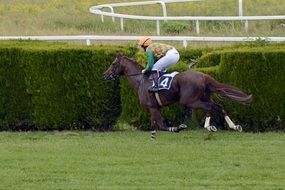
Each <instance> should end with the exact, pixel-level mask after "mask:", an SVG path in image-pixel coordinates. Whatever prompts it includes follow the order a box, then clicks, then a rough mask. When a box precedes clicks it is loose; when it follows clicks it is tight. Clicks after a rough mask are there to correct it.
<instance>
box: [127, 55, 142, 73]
mask: <svg viewBox="0 0 285 190" xmlns="http://www.w3.org/2000/svg"><path fill="white" fill-rule="evenodd" d="M123 58H124V59H126V60H127V61H128V62H130V63H133V65H135V66H136V67H138V68H139V69H140V70H142V69H143V68H144V67H143V66H142V65H141V64H139V63H138V62H137V61H136V60H134V59H132V58H129V57H127V56H123Z"/></svg>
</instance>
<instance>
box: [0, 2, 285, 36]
mask: <svg viewBox="0 0 285 190" xmlns="http://www.w3.org/2000/svg"><path fill="white" fill-rule="evenodd" d="M132 1H138V0H132ZM119 2H129V1H126V0H101V1H94V0H84V1H76V0H69V1H62V0H51V1H44V0H25V1H22V0H1V3H0V35H82V34H95V35H156V24H155V22H152V21H135V20H125V21H124V23H125V31H124V32H121V31H120V22H119V19H117V20H116V22H115V23H113V22H112V21H111V18H110V17H105V23H104V24H102V23H101V21H100V16H98V15H94V14H91V13H89V8H90V7H91V6H94V5H99V4H106V3H119ZM243 2H244V15H282V14H284V9H285V4H284V2H283V0H256V1H252V0H244V1H243ZM167 9H168V15H169V16H184V15H188V16H191V15H194V16H218V15H229V16H233V15H238V0H203V1H201V2H198V3H197V2H195V3H189V2H188V3H174V4H168V5H167ZM106 11H109V10H108V9H107V10H106ZM115 12H116V13H126V14H137V15H162V11H161V7H160V5H152V6H147V7H143V8H142V7H138V6H133V7H127V8H115ZM284 22H285V21H280V20H279V21H251V22H249V31H248V33H247V32H245V31H244V26H243V24H242V23H241V22H239V21H235V22H233V21H229V22H213V21H207V22H201V23H200V27H201V28H200V31H201V34H200V35H201V36H203V35H207V36H247V35H251V36H284V29H282V27H281V23H284ZM180 23H185V24H186V25H187V26H188V28H186V29H185V30H183V31H181V32H179V34H178V33H168V32H167V31H168V30H167V28H166V29H165V28H164V27H162V28H161V29H162V31H161V35H196V32H195V23H194V22H192V23H190V22H182V21H181V22H180Z"/></svg>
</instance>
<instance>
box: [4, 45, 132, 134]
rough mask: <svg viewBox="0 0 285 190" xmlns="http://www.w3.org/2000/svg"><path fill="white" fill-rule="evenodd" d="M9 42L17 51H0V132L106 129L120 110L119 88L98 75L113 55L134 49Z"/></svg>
mask: <svg viewBox="0 0 285 190" xmlns="http://www.w3.org/2000/svg"><path fill="white" fill-rule="evenodd" d="M6 43H7V42H6ZM12 43H15V45H14V46H17V48H13V45H10V46H5V43H4V45H3V44H1V47H0V72H1V73H0V74H1V78H0V93H1V94H0V95H1V102H0V117H1V118H0V122H1V123H0V129H1V130H7V129H16V130H25V129H40V130H50V129H56V130H62V129H75V128H77V129H78V128H79V129H98V130H101V129H102V130H107V129H111V128H112V126H113V125H114V123H115V121H116V119H117V117H118V115H119V114H120V111H121V107H120V105H121V104H120V94H119V88H118V86H119V85H118V81H115V82H114V81H105V80H103V72H104V71H105V70H106V69H107V68H108V66H109V64H110V63H111V62H112V61H113V59H114V58H115V56H116V54H117V52H124V53H125V54H128V55H130V56H131V55H133V54H134V53H135V51H136V49H134V48H122V47H115V48H114V47H96V46H92V47H81V46H76V45H70V44H53V43H42V42H12ZM23 43H24V45H23ZM18 44H19V45H18Z"/></svg>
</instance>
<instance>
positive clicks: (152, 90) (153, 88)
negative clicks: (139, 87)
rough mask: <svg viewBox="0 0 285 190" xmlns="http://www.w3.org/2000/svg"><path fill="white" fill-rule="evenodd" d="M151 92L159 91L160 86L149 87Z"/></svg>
mask: <svg viewBox="0 0 285 190" xmlns="http://www.w3.org/2000/svg"><path fill="white" fill-rule="evenodd" d="M148 91H149V92H158V87H156V86H151V87H150V88H149V89H148Z"/></svg>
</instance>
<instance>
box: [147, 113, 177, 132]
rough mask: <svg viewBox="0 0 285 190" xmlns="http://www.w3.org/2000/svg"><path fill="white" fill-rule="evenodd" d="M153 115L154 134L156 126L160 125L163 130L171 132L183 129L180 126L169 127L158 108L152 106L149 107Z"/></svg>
mask: <svg viewBox="0 0 285 190" xmlns="http://www.w3.org/2000/svg"><path fill="white" fill-rule="evenodd" d="M149 112H150V115H151V126H152V129H153V131H152V134H153V133H154V131H156V127H158V128H159V129H160V130H162V131H169V132H179V131H180V130H181V129H180V128H179V127H169V126H168V125H167V124H166V122H165V120H164V118H163V117H162V116H161V114H160V111H159V109H158V108H150V109H149Z"/></svg>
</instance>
